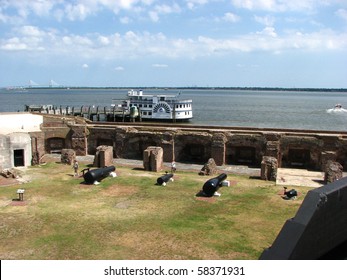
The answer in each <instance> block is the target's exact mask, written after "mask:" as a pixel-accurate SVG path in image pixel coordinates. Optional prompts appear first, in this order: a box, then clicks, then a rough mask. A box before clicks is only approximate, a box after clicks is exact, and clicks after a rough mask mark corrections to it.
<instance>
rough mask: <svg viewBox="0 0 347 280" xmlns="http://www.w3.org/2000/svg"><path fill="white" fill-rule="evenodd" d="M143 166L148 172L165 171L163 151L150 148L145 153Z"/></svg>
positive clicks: (153, 147)
mask: <svg viewBox="0 0 347 280" xmlns="http://www.w3.org/2000/svg"><path fill="white" fill-rule="evenodd" d="M143 166H144V168H145V170H147V171H154V172H159V171H161V170H162V169H163V149H162V148H161V147H155V146H150V147H148V148H147V149H146V150H145V151H144V152H143Z"/></svg>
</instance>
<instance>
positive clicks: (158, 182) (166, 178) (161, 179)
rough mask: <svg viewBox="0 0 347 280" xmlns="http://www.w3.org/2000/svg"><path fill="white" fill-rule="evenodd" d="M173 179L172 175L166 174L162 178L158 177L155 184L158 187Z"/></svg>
mask: <svg viewBox="0 0 347 280" xmlns="http://www.w3.org/2000/svg"><path fill="white" fill-rule="evenodd" d="M172 177H173V174H172V173H168V174H165V175H163V176H160V177H159V178H158V179H157V184H158V185H162V184H164V183H167V182H168V181H169V180H170V179H171V178H172Z"/></svg>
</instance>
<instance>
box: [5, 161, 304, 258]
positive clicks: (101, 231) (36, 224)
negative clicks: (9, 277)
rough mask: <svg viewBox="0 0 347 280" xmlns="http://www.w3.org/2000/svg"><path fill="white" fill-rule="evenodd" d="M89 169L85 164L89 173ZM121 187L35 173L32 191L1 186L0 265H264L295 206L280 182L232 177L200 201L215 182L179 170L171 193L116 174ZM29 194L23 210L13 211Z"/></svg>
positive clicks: (53, 171)
mask: <svg viewBox="0 0 347 280" xmlns="http://www.w3.org/2000/svg"><path fill="white" fill-rule="evenodd" d="M85 164H87V163H80V168H84V167H85ZM116 168H117V170H116V172H117V175H118V177H116V178H111V177H108V178H106V179H104V180H103V181H102V182H101V183H100V184H99V185H85V184H83V178H75V177H73V176H72V175H73V169H72V167H71V166H67V165H63V164H60V163H56V162H49V163H47V164H46V165H42V166H35V167H30V168H28V169H27V170H26V171H24V172H25V175H26V176H29V177H30V178H31V179H30V182H29V183H26V184H21V185H19V184H18V185H11V186H1V187H0V259H26V260H28V259H40V260H49V259H62V260H64V259H74V260H79V259H86V260H89V259H102V260H104V259H115V260H130V259H141V260H144V259H150V260H154V259H167V260H174V259H183V260H194V259H258V258H259V256H260V254H261V253H262V251H263V250H264V249H265V248H267V247H269V246H270V245H271V244H272V242H273V241H274V239H275V237H276V236H277V234H278V232H279V231H280V229H281V228H282V226H283V224H284V222H285V221H286V220H287V219H289V218H292V217H294V215H295V213H296V211H297V209H298V208H299V206H300V204H301V202H302V200H303V198H304V196H305V194H306V193H307V192H308V190H309V188H304V187H295V189H296V190H298V191H299V192H300V193H301V195H300V196H299V197H298V199H297V200H294V201H292V200H289V201H287V200H283V199H282V198H281V196H280V195H279V192H280V191H282V187H280V186H276V185H275V184H274V183H273V182H267V181H261V180H257V179H250V178H249V177H247V176H237V175H232V174H228V178H227V180H229V181H231V182H232V183H233V185H232V186H231V187H229V188H221V189H220V191H219V192H220V193H221V194H222V196H220V197H216V198H212V199H208V200H199V199H197V198H196V197H195V194H196V193H197V192H198V191H199V190H200V189H201V187H202V185H203V183H204V182H205V181H206V180H207V179H209V178H211V177H202V176H199V175H197V172H184V171H179V172H177V174H176V175H175V181H174V182H170V183H168V185H166V186H165V187H163V186H157V185H155V183H156V179H157V178H158V176H160V175H161V174H160V173H153V172H147V171H143V170H139V169H138V168H132V167H129V166H116ZM18 188H25V190H26V191H25V194H24V205H15V204H16V203H15V202H14V201H12V199H15V198H17V194H16V191H17V189H18Z"/></svg>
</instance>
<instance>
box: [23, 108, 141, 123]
mask: <svg viewBox="0 0 347 280" xmlns="http://www.w3.org/2000/svg"><path fill="white" fill-rule="evenodd" d="M25 111H26V112H32V113H41V114H51V115H66V116H78V117H83V118H86V119H88V120H91V121H97V122H102V121H106V122H129V121H133V122H134V121H141V117H140V115H141V114H140V112H139V114H138V116H133V115H132V114H131V112H130V110H127V109H125V108H122V107H117V106H112V107H108V106H80V107H70V106H66V107H63V106H59V107H57V106H53V105H25Z"/></svg>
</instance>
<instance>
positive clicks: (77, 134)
mask: <svg viewBox="0 0 347 280" xmlns="http://www.w3.org/2000/svg"><path fill="white" fill-rule="evenodd" d="M71 130H72V136H71V148H72V149H73V150H75V151H76V155H78V156H85V155H87V152H88V146H87V144H88V142H87V136H88V134H89V131H88V129H87V127H86V126H84V125H76V126H72V127H71Z"/></svg>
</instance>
